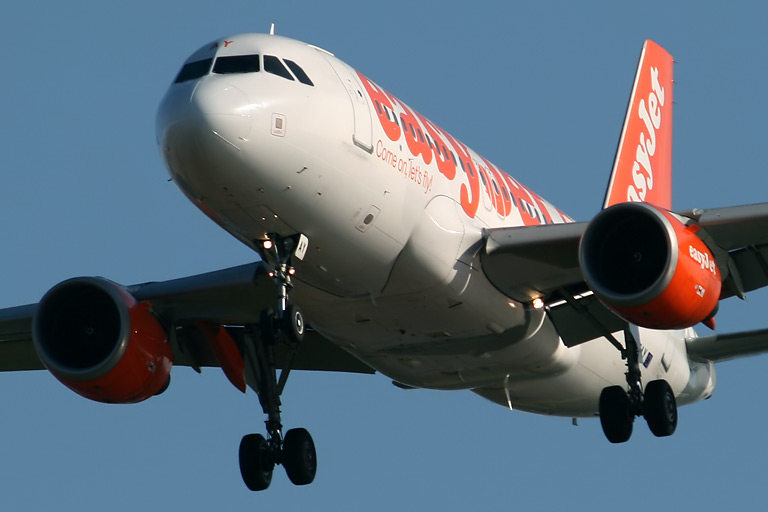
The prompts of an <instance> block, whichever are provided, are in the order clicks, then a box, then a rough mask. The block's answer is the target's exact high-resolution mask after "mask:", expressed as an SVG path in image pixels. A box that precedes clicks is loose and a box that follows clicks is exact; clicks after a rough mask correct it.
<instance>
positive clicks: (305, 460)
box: [283, 428, 317, 485]
mask: <svg viewBox="0 0 768 512" xmlns="http://www.w3.org/2000/svg"><path fill="white" fill-rule="evenodd" d="M283 466H284V467H285V472H286V473H287V474H288V478H289V479H290V480H291V482H293V484H294V485H307V484H311V483H312V481H313V480H314V479H315V474H316V473H317V453H316V452H315V442H314V441H312V436H310V435H309V432H307V431H306V430H305V429H303V428H294V429H291V430H289V431H288V432H286V434H285V440H284V441H283Z"/></svg>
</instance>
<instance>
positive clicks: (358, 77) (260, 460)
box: [0, 33, 768, 491]
mask: <svg viewBox="0 0 768 512" xmlns="http://www.w3.org/2000/svg"><path fill="white" fill-rule="evenodd" d="M672 71H673V58H672V56H671V55H670V54H669V53H668V52H667V51H666V50H665V49H663V48H662V47H661V46H659V45H658V44H656V43H654V42H652V41H650V40H648V41H646V42H645V44H644V46H643V49H642V52H641V55H640V61H639V64H638V67H637V72H636V76H635V79H634V82H633V86H632V92H631V95H630V99H629V105H628V109H627V113H626V117H625V120H624V125H623V128H622V131H621V134H620V138H619V144H618V149H617V153H616V157H615V161H614V165H613V169H612V170H611V173H610V178H609V182H608V186H607V191H606V194H605V199H604V203H603V209H602V210H601V211H600V213H598V214H597V215H596V216H595V217H594V218H593V219H591V220H590V221H586V222H576V221H574V220H573V219H572V218H570V217H569V216H568V215H566V214H565V213H563V212H562V211H560V210H559V209H557V208H556V207H555V206H553V205H552V204H550V203H549V202H547V201H546V200H544V199H543V198H542V197H540V196H539V195H537V194H536V193H534V192H533V191H532V190H530V189H528V188H527V187H525V186H524V185H523V184H522V183H521V182H520V181H518V180H517V179H515V178H513V177H512V176H510V175H509V174H507V173H505V172H504V171H502V170H501V169H499V168H498V167H497V166H495V165H494V164H492V163H491V162H490V161H489V160H487V159H486V158H484V157H483V156H481V155H479V154H478V153H476V152H475V151H473V150H472V149H470V148H468V147H467V146H466V145H464V144H463V143H462V142H460V141H459V140H457V139H456V138H454V137H453V136H451V135H450V134H449V133H448V132H446V131H445V130H443V129H442V128H440V127H438V126H437V125H436V124H434V123H432V122H431V121H430V120H428V119H427V118H426V117H424V116H422V115H421V114H419V113H418V112H417V111H415V110H413V109H412V108H411V107H409V106H408V105H406V104H405V103H403V102H402V101H400V100H399V99H398V98H396V97H395V96H393V95H392V94H390V93H389V92H387V91H386V90H385V89H383V88H382V87H380V86H379V85H378V84H377V83H375V82H374V81H372V80H371V79H369V78H368V77H366V76H365V75H363V74H362V73H360V72H358V71H356V70H355V69H354V68H352V67H350V66H349V65H347V64H345V63H344V62H342V61H341V60H339V59H338V58H336V57H335V56H334V55H333V54H332V53H330V52H328V51H326V50H324V49H322V48H319V47H317V46H314V45H311V44H307V43H304V42H300V41H297V40H294V39H290V38H286V37H282V36H278V35H274V33H270V34H239V35H233V36H230V37H226V38H222V39H217V40H215V41H212V42H210V43H207V44H205V45H204V46H202V47H201V48H200V49H199V50H197V51H195V52H194V53H193V54H192V55H191V56H190V57H189V58H188V59H186V61H185V62H184V64H183V65H182V67H181V70H180V71H179V72H178V74H177V75H176V77H175V79H174V80H173V83H172V84H171V85H170V87H169V89H168V92H167V93H166V95H165V97H164V98H163V99H162V102H161V104H160V107H159V110H158V114H157V125H156V129H157V137H158V145H159V148H160V152H161V155H162V158H163V160H164V162H165V165H166V167H167V170H168V172H169V175H170V178H171V180H172V181H173V182H174V183H175V184H176V185H177V186H178V188H179V189H180V190H181V191H182V193H183V194H184V195H185V196H186V197H187V198H188V199H189V200H190V201H191V202H192V203H193V204H194V205H195V206H197V207H198V208H199V209H200V210H201V211H202V212H203V213H204V214H205V215H206V216H208V217H209V218H210V219H211V220H213V221H214V222H216V223H217V224H218V225H219V226H221V227H222V228H223V229H224V230H226V231H227V232H228V233H230V234H231V235H232V236H234V237H235V238H236V239H238V240H239V241H241V242H242V243H243V244H245V245H246V246H248V247H249V248H251V249H252V250H253V251H254V260H255V261H254V262H253V263H250V264H246V265H241V266H237V267H232V268H227V269H223V270H218V271H213V272H210V273H206V274H200V275H194V276H189V277H182V278H179V279H173V280H169V281H162V282H147V283H140V284H135V285H130V286H124V285H120V284H118V283H115V282H113V281H110V280H108V279H106V278H103V277H76V278H73V279H68V280H66V281H63V282H61V283H59V284H57V285H55V286H53V287H52V288H51V289H50V290H49V291H48V292H47V293H46V294H45V295H44V296H43V297H42V299H41V300H40V302H39V303H37V304H28V305H23V306H18V307H13V308H7V309H3V310H0V370H2V371H20V370H42V369H47V370H49V371H50V372H51V373H52V374H53V375H54V376H55V377H56V378H57V379H58V380H59V381H61V382H62V383H63V384H64V385H65V386H67V387H69V388H70V389H72V390H73V391H74V392H76V393H78V394H80V395H82V396H84V397H86V398H89V399H91V400H95V401H97V402H104V403H135V402H139V401H143V400H146V399H148V398H150V397H152V396H154V395H157V394H160V393H162V392H163V391H164V390H165V389H167V387H168V385H169V384H170V374H171V369H172V366H173V365H182V366H189V367H191V368H193V369H195V370H197V371H200V369H201V368H203V367H220V368H221V369H222V370H223V372H224V374H225V375H226V377H227V378H228V379H229V381H230V382H231V383H232V384H233V386H234V387H235V388H237V389H238V390H239V391H241V392H243V393H245V392H246V390H247V389H248V388H251V389H252V390H253V391H254V392H255V393H256V395H257V397H258V399H259V403H260V406H261V408H262V410H263V412H264V414H265V415H266V418H267V419H266V421H265V423H266V436H264V435H262V434H259V433H254V434H248V435H246V436H244V437H243V439H242V441H241V443H240V448H239V464H240V470H241V475H242V478H243V480H244V483H245V484H246V486H247V487H248V488H249V489H251V490H254V491H259V490H264V489H266V488H268V487H269V485H270V483H271V481H272V477H273V472H274V469H275V467H276V466H277V465H282V466H283V467H284V469H285V470H286V473H287V476H288V477H289V479H290V480H291V482H293V483H294V484H296V485H307V484H310V483H312V481H313V480H314V478H315V475H316V471H317V455H316V451H315V446H314V441H313V439H312V437H311V435H310V434H309V432H308V431H307V430H305V429H303V428H292V429H290V430H287V431H285V432H284V429H283V425H282V418H281V408H282V406H283V404H282V403H281V394H282V391H283V389H284V387H285V384H286V381H287V379H288V378H289V375H290V372H291V371H293V370H314V371H337V372H356V373H364V374H373V373H377V372H378V373H382V374H384V375H386V376H387V377H389V378H390V379H392V382H393V383H394V384H395V385H396V386H398V387H400V388H404V389H413V388H429V389H442V390H467V389H468V390H471V391H473V392H474V393H476V394H477V395H478V396H480V397H482V398H485V399H487V400H489V401H491V402H494V403H496V404H499V405H501V406H504V407H508V408H510V409H517V410H521V411H528V412H532V413H537V414H544V415H552V416H561V417H572V418H582V417H585V418H586V417H599V419H600V423H601V427H602V429H603V432H604V434H605V436H606V437H607V439H608V440H609V441H610V442H612V443H623V442H626V441H628V440H629V439H630V437H631V435H632V430H633V426H634V421H635V419H636V418H639V417H643V418H644V419H645V421H646V423H647V424H648V427H649V428H650V430H651V432H652V433H653V434H654V435H656V436H658V437H666V436H669V435H672V434H673V433H674V432H675V429H676V426H677V420H678V413H677V409H678V407H679V406H681V405H686V404H690V403H693V402H697V401H700V400H703V399H706V398H708V397H709V396H711V394H712V393H713V391H714V388H715V369H714V363H716V362H719V361H722V360H726V359H730V358H735V357H743V356H749V355H753V354H758V353H762V352H765V351H768V330H760V331H751V332H740V333H731V334H714V335H709V336H703V337H699V336H698V335H697V333H696V332H695V331H694V329H693V327H694V326H697V325H698V324H699V323H702V324H704V325H705V326H707V327H708V328H710V329H714V327H715V316H716V313H717V308H718V304H719V301H720V300H723V299H726V298H729V297H734V296H736V297H740V298H744V297H745V294H746V293H748V292H750V291H752V290H755V289H758V288H761V287H764V286H766V285H767V284H768V203H765V204H757V205H745V206H735V207H727V208H715V209H707V210H701V209H694V210H686V211H674V210H672V203H671V198H672V105H673V79H672Z"/></svg>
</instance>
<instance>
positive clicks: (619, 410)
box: [600, 386, 635, 443]
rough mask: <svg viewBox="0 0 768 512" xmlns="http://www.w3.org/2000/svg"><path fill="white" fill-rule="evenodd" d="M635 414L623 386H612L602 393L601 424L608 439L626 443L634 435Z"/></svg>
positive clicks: (613, 441)
mask: <svg viewBox="0 0 768 512" xmlns="http://www.w3.org/2000/svg"><path fill="white" fill-rule="evenodd" d="M634 421H635V416H634V414H632V407H631V404H630V401H629V396H627V392H626V391H624V388H622V387H621V386H611V387H608V388H605V389H603V391H602V393H600V425H601V426H602V427H603V433H604V434H605V437H607V438H608V441H610V442H612V443H625V442H627V441H628V440H629V438H630V437H631V436H632V424H633V423H634Z"/></svg>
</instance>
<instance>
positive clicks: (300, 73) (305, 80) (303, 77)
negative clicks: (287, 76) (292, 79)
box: [284, 59, 315, 86]
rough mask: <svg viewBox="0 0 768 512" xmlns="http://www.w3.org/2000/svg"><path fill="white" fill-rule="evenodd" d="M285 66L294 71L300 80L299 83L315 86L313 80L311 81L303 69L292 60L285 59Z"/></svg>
mask: <svg viewBox="0 0 768 512" xmlns="http://www.w3.org/2000/svg"><path fill="white" fill-rule="evenodd" d="M284 60H285V64H286V65H287V66H288V67H289V68H290V69H291V71H293V74H294V75H296V78H298V79H299V82H301V83H303V84H306V85H313V86H314V85H315V84H313V83H312V80H310V79H309V77H308V76H307V74H306V73H305V72H304V70H303V69H301V66H299V65H298V64H296V63H295V62H293V61H292V60H288V59H284Z"/></svg>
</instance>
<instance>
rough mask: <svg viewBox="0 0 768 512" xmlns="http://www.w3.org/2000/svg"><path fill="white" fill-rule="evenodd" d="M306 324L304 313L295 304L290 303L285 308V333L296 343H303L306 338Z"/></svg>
mask: <svg viewBox="0 0 768 512" xmlns="http://www.w3.org/2000/svg"><path fill="white" fill-rule="evenodd" d="M305 331H306V325H305V324H304V314H303V313H302V312H301V309H299V306H296V305H295V304H288V307H287V308H286V310H285V333H286V334H287V335H288V337H289V338H290V340H291V341H293V342H294V343H301V342H302V340H304V333H305Z"/></svg>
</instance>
